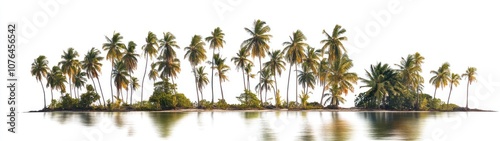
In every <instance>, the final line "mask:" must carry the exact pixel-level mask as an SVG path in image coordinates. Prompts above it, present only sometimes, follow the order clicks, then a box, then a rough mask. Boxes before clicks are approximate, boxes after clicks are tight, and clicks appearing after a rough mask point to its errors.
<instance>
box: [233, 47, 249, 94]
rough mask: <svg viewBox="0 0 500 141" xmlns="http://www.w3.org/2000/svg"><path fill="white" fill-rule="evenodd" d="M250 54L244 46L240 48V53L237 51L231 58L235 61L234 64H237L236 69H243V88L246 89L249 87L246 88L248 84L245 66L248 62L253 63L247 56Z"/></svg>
mask: <svg viewBox="0 0 500 141" xmlns="http://www.w3.org/2000/svg"><path fill="white" fill-rule="evenodd" d="M249 55H250V54H249V53H248V52H247V51H246V48H244V47H242V48H240V50H239V51H238V53H236V56H235V57H233V58H231V61H233V63H234V65H236V70H239V69H241V75H242V76H243V88H244V89H248V88H246V84H245V67H246V66H247V64H252V61H251V60H250V59H248V58H247V57H248V56H249Z"/></svg>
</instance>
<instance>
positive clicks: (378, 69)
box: [361, 63, 403, 107]
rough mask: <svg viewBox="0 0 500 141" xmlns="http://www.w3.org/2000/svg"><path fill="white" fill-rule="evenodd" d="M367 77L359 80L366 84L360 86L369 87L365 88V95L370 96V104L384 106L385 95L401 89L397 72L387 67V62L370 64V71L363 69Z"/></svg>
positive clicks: (395, 92) (396, 93) (396, 92)
mask: <svg viewBox="0 0 500 141" xmlns="http://www.w3.org/2000/svg"><path fill="white" fill-rule="evenodd" d="M365 72H366V77H367V78H361V82H363V83H365V84H366V85H364V86H361V88H364V87H367V88H370V89H369V90H367V91H366V92H365V93H366V97H368V98H372V100H374V101H371V102H372V104H374V105H375V106H376V107H380V106H382V107H385V105H386V102H385V100H386V97H387V96H389V95H398V94H399V93H401V92H402V91H403V90H402V89H403V86H402V84H400V83H399V81H398V77H397V73H396V72H395V71H394V70H393V69H391V68H390V67H389V65H388V64H384V65H382V63H378V64H377V65H375V66H374V65H371V67H370V71H367V70H365Z"/></svg>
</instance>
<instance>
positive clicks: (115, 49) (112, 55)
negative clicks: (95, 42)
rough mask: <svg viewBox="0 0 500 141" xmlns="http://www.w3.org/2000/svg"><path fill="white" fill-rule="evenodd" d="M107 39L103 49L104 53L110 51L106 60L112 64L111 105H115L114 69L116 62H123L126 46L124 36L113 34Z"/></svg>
mask: <svg viewBox="0 0 500 141" xmlns="http://www.w3.org/2000/svg"><path fill="white" fill-rule="evenodd" d="M105 37H106V41H107V42H106V43H103V44H102V49H104V51H108V53H107V54H106V60H109V61H110V62H111V68H112V69H111V75H110V79H109V85H110V89H111V103H114V98H113V71H114V70H113V69H114V68H115V62H116V61H115V60H121V58H122V56H123V53H122V50H125V49H126V47H125V44H123V43H122V41H121V40H122V39H123V36H121V35H120V33H115V32H113V36H112V37H111V38H109V37H108V36H105ZM146 60H147V59H146Z"/></svg>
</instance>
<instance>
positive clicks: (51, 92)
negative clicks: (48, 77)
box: [50, 89, 54, 103]
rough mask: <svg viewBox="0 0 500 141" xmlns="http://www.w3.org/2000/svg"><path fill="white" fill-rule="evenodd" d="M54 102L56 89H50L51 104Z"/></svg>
mask: <svg viewBox="0 0 500 141" xmlns="http://www.w3.org/2000/svg"><path fill="white" fill-rule="evenodd" d="M52 100H54V89H50V103H52Z"/></svg>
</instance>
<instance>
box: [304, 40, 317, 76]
mask: <svg viewBox="0 0 500 141" xmlns="http://www.w3.org/2000/svg"><path fill="white" fill-rule="evenodd" d="M319 56H320V55H319V54H318V53H316V50H315V49H314V48H312V47H309V46H308V47H307V51H306V56H305V57H304V58H303V61H302V62H303V63H302V67H303V70H307V71H312V72H313V73H314V74H317V73H318V66H319Z"/></svg>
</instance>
